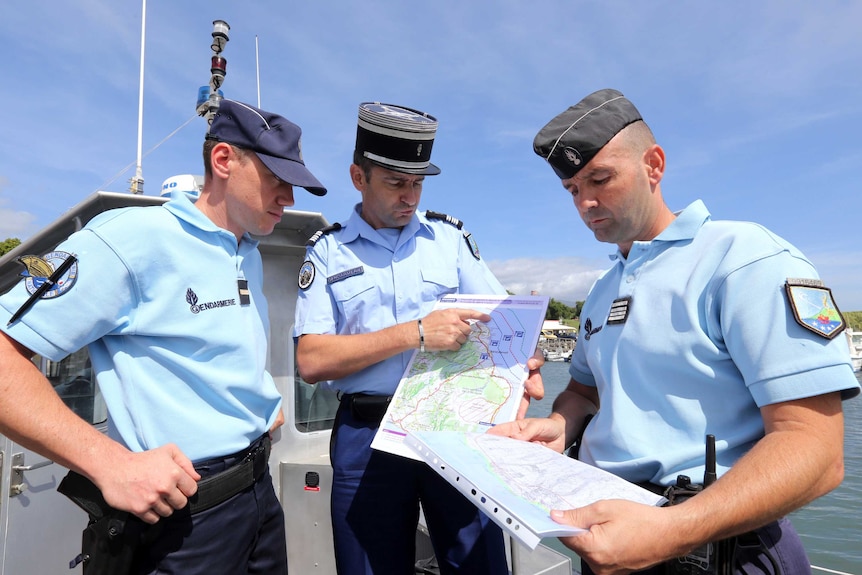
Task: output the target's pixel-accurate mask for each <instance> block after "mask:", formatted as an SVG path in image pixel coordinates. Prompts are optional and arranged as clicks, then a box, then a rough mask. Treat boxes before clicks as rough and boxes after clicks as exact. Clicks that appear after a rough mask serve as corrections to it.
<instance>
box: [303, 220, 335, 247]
mask: <svg viewBox="0 0 862 575" xmlns="http://www.w3.org/2000/svg"><path fill="white" fill-rule="evenodd" d="M340 229H341V224H339V223H338V222H335V223H334V224H332V225H331V226H326V227H325V228H323V229H320V230H317V231H316V232H314V235H313V236H311V237H310V238H308V241H307V242H305V245H306V246H308V247H311V246H313V245H314V244H316V243H317V241H318V240H319V239H320V238H322V237H323V236H325V235H326V234H328V233H329V232H337V231H338V230H340Z"/></svg>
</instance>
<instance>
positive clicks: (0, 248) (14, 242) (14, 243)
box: [0, 238, 21, 256]
mask: <svg viewBox="0 0 862 575" xmlns="http://www.w3.org/2000/svg"><path fill="white" fill-rule="evenodd" d="M19 245H21V240H19V239H18V238H6V239H5V240H3V241H2V242H0V256H2V255H4V254H6V253H8V252H11V251H12V250H13V249H15V248H17V247H18V246H19Z"/></svg>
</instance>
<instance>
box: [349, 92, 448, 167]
mask: <svg viewBox="0 0 862 575" xmlns="http://www.w3.org/2000/svg"><path fill="white" fill-rule="evenodd" d="M436 134H437V119H436V118H435V117H434V116H431V115H430V114H426V113H425V112H420V111H419V110H414V109H412V108H405V107H403V106H396V105H394V104H382V103H380V102H363V103H362V104H360V105H359V125H358V126H357V129H356V150H355V152H354V162H355V163H358V160H359V158H362V157H364V158H367V159H368V160H370V161H372V162H374V163H375V164H377V165H379V166H382V167H384V168H386V169H388V170H394V171H396V172H404V173H406V174H420V175H425V176H436V175H437V174H439V173H440V168H438V167H437V166H435V165H434V164H432V163H431V147H432V146H433V145H434V136H435V135H436Z"/></svg>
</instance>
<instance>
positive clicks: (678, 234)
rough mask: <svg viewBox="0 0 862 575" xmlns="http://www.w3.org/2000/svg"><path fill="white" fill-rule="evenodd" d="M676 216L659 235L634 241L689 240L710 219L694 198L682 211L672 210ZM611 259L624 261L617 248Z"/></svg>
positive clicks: (702, 204)
mask: <svg viewBox="0 0 862 575" xmlns="http://www.w3.org/2000/svg"><path fill="white" fill-rule="evenodd" d="M674 214H675V215H676V218H674V220H673V221H672V222H671V223H670V225H669V226H668V227H666V228H665V229H664V230H663V231H662V232H661V233H660V234H659V235H657V236H656V237H655V238H654V239H652V240H650V241H649V242H635V243H643V244H649V243H651V242H676V241H681V240H690V239H693V238H694V236H696V235H697V232H698V230H699V229H700V228H701V227H702V226H703V224H705V223H706V222H707V221H709V220H710V218H711V216H710V214H709V210H708V209H706V205H705V204H704V203H703V201H702V200H695V201H693V202H692V203H690V204H689V205H688V206H686V207H685V209H683V210H682V211H679V212H674ZM609 257H610V259H611V261H614V260H620V261H625V258H624V257H623V255H622V253H621V252H620V251H619V249H617V251H616V253H613V254H610V256H609Z"/></svg>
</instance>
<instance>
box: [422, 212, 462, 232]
mask: <svg viewBox="0 0 862 575" xmlns="http://www.w3.org/2000/svg"><path fill="white" fill-rule="evenodd" d="M425 217H426V218H428V219H429V220H444V221H446V222H448V223H450V224H452V225H453V226H455V227H456V228H458V229H459V230H460V229H461V228H463V227H464V222H462V221H461V220H459V219H458V218H453V217H452V216H449V215H446V214H441V213H440V212H432V211H431V210H426V211H425Z"/></svg>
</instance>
